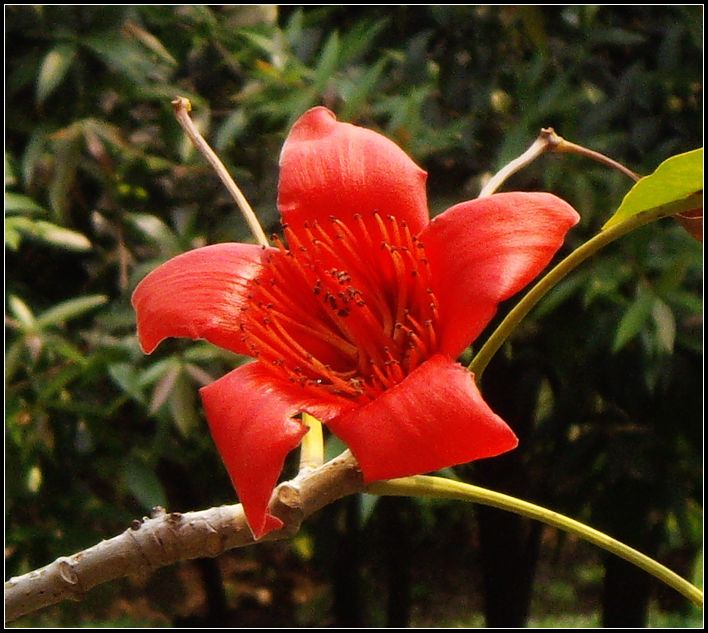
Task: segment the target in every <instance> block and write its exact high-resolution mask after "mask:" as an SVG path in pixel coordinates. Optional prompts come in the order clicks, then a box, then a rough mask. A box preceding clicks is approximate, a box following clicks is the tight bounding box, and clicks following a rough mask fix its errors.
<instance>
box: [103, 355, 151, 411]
mask: <svg viewBox="0 0 708 633" xmlns="http://www.w3.org/2000/svg"><path fill="white" fill-rule="evenodd" d="M108 374H109V376H110V377H111V378H112V379H113V381H114V382H115V383H116V384H117V385H118V386H119V387H120V388H121V390H122V391H123V392H124V393H126V394H128V395H129V396H130V397H131V398H133V399H134V400H137V401H138V402H139V403H140V404H143V405H144V404H145V396H143V392H142V389H141V388H140V380H139V378H140V377H139V374H138V373H137V372H136V371H135V367H134V366H133V365H131V364H129V363H114V364H113V365H110V366H109V367H108Z"/></svg>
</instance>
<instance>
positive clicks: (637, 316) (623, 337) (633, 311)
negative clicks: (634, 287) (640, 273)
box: [612, 290, 655, 352]
mask: <svg viewBox="0 0 708 633" xmlns="http://www.w3.org/2000/svg"><path fill="white" fill-rule="evenodd" d="M654 302H655V296H654V295H653V294H652V293H651V292H649V291H648V290H640V291H639V293H638V294H637V298H636V299H635V300H634V302H633V303H632V304H631V305H630V306H629V308H628V309H627V311H626V312H625V313H624V316H623V317H622V319H621V321H620V323H619V326H618V327H617V331H616V332H615V340H614V342H613V343H612V351H613V352H619V351H620V350H621V349H622V348H623V347H624V346H625V345H626V344H627V343H629V341H631V340H632V339H633V338H634V337H635V336H637V334H639V332H641V330H642V328H643V327H644V325H645V324H646V322H647V320H648V319H649V317H650V316H651V313H652V309H653V308H654Z"/></svg>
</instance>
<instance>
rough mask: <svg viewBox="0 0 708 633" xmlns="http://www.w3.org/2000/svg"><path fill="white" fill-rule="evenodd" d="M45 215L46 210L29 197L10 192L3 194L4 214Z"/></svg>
mask: <svg viewBox="0 0 708 633" xmlns="http://www.w3.org/2000/svg"><path fill="white" fill-rule="evenodd" d="M21 212H25V213H26V212H29V213H46V212H47V211H46V209H45V208H44V207H42V206H40V205H39V204H37V203H36V202H35V201H34V200H32V198H30V197H29V196H25V195H24V194H21V193H15V192H12V191H6V192H5V213H21Z"/></svg>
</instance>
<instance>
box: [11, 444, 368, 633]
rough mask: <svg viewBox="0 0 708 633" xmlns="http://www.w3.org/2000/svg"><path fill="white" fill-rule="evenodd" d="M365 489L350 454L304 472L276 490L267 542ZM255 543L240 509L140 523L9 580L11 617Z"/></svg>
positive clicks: (167, 515)
mask: <svg viewBox="0 0 708 633" xmlns="http://www.w3.org/2000/svg"><path fill="white" fill-rule="evenodd" d="M363 487H364V484H363V480H362V477H361V473H360V471H359V468H358V465H357V463H356V460H355V459H354V457H353V456H352V455H351V453H350V452H349V451H345V452H344V453H342V454H341V455H340V456H339V457H337V458H335V459H333V460H332V461H330V462H327V463H326V464H324V465H322V466H320V467H319V468H317V469H315V470H308V471H303V472H302V473H301V474H300V475H298V476H297V477H296V478H295V479H293V480H292V481H289V482H286V483H283V484H281V485H280V486H278V487H277V488H276V490H275V491H274V493H273V497H272V499H271V504H270V510H271V512H272V513H273V514H274V515H275V516H277V517H278V518H279V519H281V520H282V521H283V523H284V526H283V528H281V529H280V530H278V531H277V532H271V533H270V534H268V535H267V536H266V537H264V538H263V539H261V540H263V541H274V540H279V539H283V538H288V537H290V536H292V535H294V534H295V533H297V531H298V530H299V528H300V524H301V523H302V521H303V520H304V519H305V518H306V517H308V516H310V515H311V514H313V513H314V512H316V511H317V510H319V509H320V508H322V507H324V506H326V505H328V504H330V503H332V502H333V501H336V500H337V499H339V498H341V497H344V496H346V495H349V494H353V493H355V492H359V491H361V490H362V489H363ZM254 542H255V541H254V539H253V535H252V534H251V531H250V530H249V528H248V525H247V523H246V518H245V516H244V514H243V509H242V507H241V505H240V504H238V505H230V506H221V507H218V508H210V509H208V510H202V511H200V512H187V513H185V514H180V513H177V512H172V513H164V514H161V515H160V516H158V517H156V518H153V519H148V518H146V519H143V520H142V521H139V520H136V521H134V522H133V524H132V525H131V526H130V528H128V529H127V530H126V531H125V532H123V533H122V534H119V535H118V536H115V537H113V538H111V539H109V540H107V541H101V542H100V543H98V544H97V545H94V546H93V547H90V548H88V549H86V550H83V551H81V552H77V553H76V554H74V555H72V556H68V557H61V558H58V559H57V560H55V561H54V562H53V563H50V564H49V565H47V566H46V567H42V568H41V569H37V570H35V571H32V572H29V573H28V574H24V575H23V576H18V577H16V578H11V579H10V580H9V581H7V582H6V583H5V619H6V622H11V621H12V620H15V619H17V618H19V617H20V616H23V615H26V614H28V613H32V612H33V611H37V610H38V609H42V608H44V607H47V606H50V605H52V604H56V603H57V602H62V601H64V600H80V599H81V598H82V597H83V595H84V594H85V593H87V592H88V591H90V590H91V589H93V588H94V587H96V586H98V585H100V584H103V583H106V582H109V581H111V580H116V579H118V578H122V577H124V576H128V575H132V574H140V573H143V574H144V573H146V572H151V571H153V570H155V569H158V568H160V567H165V566H167V565H171V564H174V563H176V562H178V561H183V560H189V559H193V558H203V557H215V556H218V555H219V554H221V553H223V552H225V551H226V550H230V549H234V548H236V547H244V546H246V545H252V544H253V543H254Z"/></svg>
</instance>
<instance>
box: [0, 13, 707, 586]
mask: <svg viewBox="0 0 708 633" xmlns="http://www.w3.org/2000/svg"><path fill="white" fill-rule="evenodd" d="M5 17H6V42H7V47H6V54H7V59H6V98H7V103H6V106H7V107H6V154H5V182H6V194H5V195H6V198H5V207H6V218H5V236H6V238H5V239H6V265H7V273H6V291H7V301H6V302H7V318H6V324H7V328H8V333H7V336H6V346H7V347H6V416H7V423H6V444H5V448H6V482H7V483H6V495H7V496H6V501H7V504H6V536H7V544H6V569H7V573H8V575H14V574H18V573H22V572H25V571H28V570H29V569H31V568H34V567H37V566H39V565H43V564H45V563H47V562H49V561H51V560H53V559H54V558H55V557H57V556H59V555H62V554H67V553H70V552H72V551H74V550H77V549H80V548H84V547H86V546H88V545H91V544H92V543H94V542H96V541H98V540H100V539H101V538H105V537H108V536H110V535H112V534H114V533H116V532H117V531H119V530H121V529H124V528H125V527H126V526H127V525H128V523H129V521H130V519H132V518H134V517H135V516H138V515H142V514H143V513H146V512H147V511H149V509H150V507H151V506H153V505H167V506H168V507H169V508H170V509H171V510H189V509H195V508H199V507H206V506H208V505H212V504H218V503H223V502H228V501H230V500H231V498H232V494H233V493H232V491H231V488H230V485H229V483H228V478H227V476H226V474H225V472H224V470H223V468H222V467H221V465H220V463H219V459H218V456H216V454H215V451H214V449H213V447H212V444H211V441H210V439H209V437H208V433H207V431H206V426H205V424H204V422H203V420H202V414H201V412H200V409H199V405H198V399H197V394H196V392H197V388H198V387H199V386H200V385H203V384H206V383H208V382H210V381H211V380H213V379H215V378H217V377H219V376H220V375H222V374H223V373H225V372H226V371H227V370H228V369H229V368H231V367H233V366H234V365H235V364H237V363H239V362H241V359H239V358H237V357H235V356H233V355H230V354H227V353H224V352H221V351H219V350H217V349H215V348H213V347H211V346H207V345H203V344H189V343H184V342H171V343H169V344H166V345H163V346H162V347H161V349H160V350H159V351H158V353H156V354H154V355H153V356H150V357H146V356H144V355H143V354H142V352H141V351H140V349H139V347H138V344H137V340H136V337H135V330H134V315H133V312H132V310H131V308H130V304H129V297H130V292H131V290H132V288H133V287H134V286H135V284H136V283H137V282H138V281H139V280H140V279H141V278H142V277H143V276H144V275H145V274H146V273H147V272H148V271H149V270H151V269H153V268H154V267H155V266H157V265H158V264H159V263H160V262H162V261H164V260H166V259H167V258H169V257H171V256H173V255H175V254H177V253H180V252H182V251H184V250H187V249H189V248H194V247H196V246H200V245H204V244H206V243H213V242H220V241H228V240H247V239H248V234H247V231H246V229H245V227H244V225H243V223H242V221H241V220H240V218H239V217H238V215H237V214H236V212H235V209H234V205H233V204H232V203H231V201H230V200H229V198H228V196H227V194H226V192H225V191H224V190H223V189H222V187H221V185H220V183H219V182H218V180H217V178H216V177H215V176H214V174H213V173H211V171H210V169H209V168H208V167H207V166H206V165H205V163H204V162H203V161H202V159H201V158H200V157H199V156H198V155H196V154H195V152H194V150H193V149H192V147H191V146H190V144H189V142H188V140H186V138H185V137H184V135H183V134H182V133H181V130H180V128H179V126H178V125H177V124H176V122H175V121H174V118H173V115H172V110H171V106H170V100H171V99H172V98H174V97H175V96H176V95H182V96H185V97H188V98H189V99H190V100H191V101H192V103H193V104H194V112H193V116H194V119H195V121H196V122H197V124H198V126H199V127H200V128H201V130H202V132H203V133H204V134H205V136H206V137H207V138H208V139H209V140H210V142H211V143H212V144H213V146H214V147H215V148H216V149H217V151H218V152H219V153H220V155H221V157H222V159H223V160H224V161H225V162H226V164H227V165H228V167H229V169H230V170H231V172H232V173H233V174H234V175H235V177H236V179H237V180H238V182H239V184H240V185H241V187H242V188H243V189H244V191H245V193H246V195H247V197H248V198H249V199H250V200H251V202H252V204H253V205H254V207H255V209H256V210H257V212H258V213H259V216H260V217H261V218H262V221H263V223H264V224H265V225H267V226H268V228H270V230H277V228H278V224H277V222H278V215H277V210H276V207H275V198H276V184H277V174H278V171H277V161H278V154H279V151H280V146H281V144H282V141H283V139H284V138H285V135H286V133H287V130H288V126H289V125H290V124H291V123H292V122H293V121H294V120H295V119H296V118H297V117H298V116H299V115H300V114H301V113H302V112H303V111H304V110H305V109H306V108H308V107H310V106H312V105H315V104H324V105H327V106H328V107H330V108H332V109H334V110H335V111H336V112H337V114H338V115H339V117H340V118H341V119H343V120H351V121H352V122H355V123H358V124H362V125H366V126H370V127H373V128H375V129H379V130H380V131H382V132H383V133H384V134H386V135H387V136H389V137H391V138H393V139H394V140H395V141H396V142H398V143H399V144H400V145H401V146H402V147H404V149H406V151H408V152H409V153H410V154H411V155H412V156H413V157H414V158H415V159H416V160H417V161H418V162H419V163H421V164H422V165H423V166H425V168H426V169H427V170H428V171H429V173H430V177H429V193H430V197H431V208H432V209H433V210H434V211H436V212H439V211H441V210H443V209H444V208H445V207H446V206H448V205H449V204H450V203H452V202H458V201H461V200H464V199H468V198H471V197H474V196H475V195H476V194H477V193H478V191H479V188H480V179H481V178H482V177H483V175H484V174H488V173H492V172H493V171H495V170H496V169H498V168H499V167H500V166H501V165H503V164H504V163H505V162H507V161H508V160H510V159H511V158H513V157H515V156H516V155H518V154H519V153H520V152H521V151H523V149H525V148H526V147H527V146H528V145H529V144H530V142H531V141H532V140H533V139H534V138H535V136H536V134H537V132H538V130H539V128H541V127H543V126H548V125H552V126H553V127H554V128H555V129H556V130H557V131H558V132H559V133H560V134H562V135H563V136H564V137H565V138H567V139H569V140H572V141H574V142H576V143H581V144H584V145H586V146H588V147H591V148H593V149H596V150H599V151H602V152H605V153H607V154H608V155H610V156H612V157H613V158H616V159H618V160H620V161H622V162H624V163H625V164H627V165H628V166H630V167H631V168H632V169H635V170H636V171H639V172H642V173H650V172H651V171H653V170H654V169H655V168H656V166H657V165H658V164H659V163H660V162H661V161H662V160H664V159H665V158H667V157H668V156H670V155H671V154H674V153H678V152H682V151H688V150H691V149H694V148H695V147H696V146H698V145H699V144H700V139H701V138H702V115H701V112H702V92H701V83H700V82H701V76H702V66H701V64H702V62H701V60H702V52H701V42H702V29H701V25H702V14H701V7H699V6H691V7H680V6H666V7H654V6H644V7H642V6H634V7H631V8H627V7H618V8H614V7H610V6H602V7H600V6H566V7H561V6H559V7H532V6H516V7H515V6H505V7H503V6H497V7H491V6H479V7H474V6H460V7H454V6H431V7H419V6H398V7H374V6H370V7H331V6H330V7H306V8H303V7H296V6H288V7H282V8H277V7H274V6H245V7H243V6H242V7H239V6H187V5H183V6H97V5H95V6H78V5H77V6H57V5H53V6H41V5H36V6H29V5H24V6H21V5H15V6H8V7H6V13H5ZM630 184H631V183H629V182H627V181H626V180H625V179H624V176H621V175H619V174H616V173H613V172H610V171H608V170H607V168H605V167H602V166H599V165H595V164H590V163H588V162H587V161H586V160H585V159H581V158H579V157H575V156H545V157H543V158H542V159H540V160H538V161H537V162H536V163H535V164H533V165H532V166H530V167H529V168H528V169H526V170H524V171H523V172H522V173H520V174H518V175H516V176H514V178H513V179H512V180H511V181H510V182H509V183H508V185H507V188H509V189H513V188H518V189H547V190H550V191H553V192H554V193H557V194H559V195H561V196H563V197H565V198H566V199H567V200H569V201H570V202H571V203H572V204H573V205H574V206H575V207H576V208H577V209H578V210H579V211H580V213H581V215H582V218H583V220H582V223H581V226H580V227H579V228H578V229H577V230H575V231H574V233H573V235H572V236H571V237H570V239H569V241H570V242H571V245H577V244H579V243H581V242H582V241H584V240H585V239H587V238H588V237H589V236H590V235H591V234H592V233H593V232H594V231H595V230H597V229H598V228H599V227H600V226H601V225H602V224H603V223H604V222H605V221H606V220H607V219H608V217H609V216H610V214H611V213H612V212H613V211H614V210H615V209H616V208H617V207H618V206H619V204H620V202H621V200H622V197H623V195H624V194H625V193H626V191H627V190H628V189H629V185H630ZM700 289H701V250H700V247H699V245H698V244H697V243H695V242H693V241H692V240H691V238H690V237H688V235H687V234H685V233H684V232H683V231H682V230H681V228H680V227H678V226H677V225H674V224H673V223H672V222H671V221H664V222H662V223H660V224H658V225H653V226H651V227H649V228H646V229H643V230H642V231H640V232H638V233H637V234H636V235H633V236H630V237H629V238H627V239H625V240H623V241H622V242H621V243H618V244H616V245H613V246H612V247H611V248H609V249H607V251H606V252H605V253H604V254H602V255H601V256H599V257H596V258H594V260H593V261H591V262H590V263H589V264H587V265H586V266H585V267H584V268H583V269H581V270H579V271H577V272H576V273H575V274H573V275H572V276H570V277H569V278H568V279H567V280H565V281H564V282H563V283H561V284H560V285H559V286H558V287H557V288H556V289H555V290H554V292H553V293H552V295H551V296H549V297H548V299H547V300H546V301H545V302H544V303H543V304H542V305H541V306H540V307H539V308H538V309H537V310H536V312H535V314H534V316H533V318H531V319H529V320H527V322H525V323H524V325H523V327H522V328H520V331H519V332H518V334H517V335H516V336H515V337H514V339H513V340H512V341H511V342H510V343H509V344H508V345H507V347H506V349H505V355H506V358H507V360H508V362H509V363H510V365H511V367H512V369H513V367H514V363H515V362H516V360H517V359H528V358H531V359H533V362H534V363H535V364H536V365H537V366H538V367H540V368H541V369H542V371H543V380H542V381H541V382H540V385H541V386H540V388H539V390H538V394H537V403H538V404H537V408H536V411H535V414H534V429H533V434H532V435H531V436H530V437H529V438H528V441H525V442H524V444H523V445H522V447H521V448H519V449H518V450H520V451H523V452H524V453H523V460H524V464H525V468H527V473H528V475H527V476H528V479H529V481H530V482H532V486H533V496H534V497H535V498H536V499H539V500H542V501H544V502H545V503H546V504H548V505H551V506H553V507H557V508H559V509H561V510H565V511H567V512H572V513H575V514H576V515H578V516H579V517H580V518H583V517H586V518H587V517H601V516H603V515H607V514H608V513H610V514H611V513H612V512H613V511H616V510H617V508H618V507H622V508H626V506H627V505H629V506H630V507H631V506H632V504H631V503H629V502H630V501H631V500H632V498H633V497H635V496H636V495H637V494H640V493H641V494H642V495H645V497H646V498H647V499H649V500H650V505H651V512H650V513H649V514H648V515H647V516H649V517H650V518H651V521H652V522H653V527H655V528H656V529H658V530H659V531H660V532H661V534H662V536H661V538H660V539H659V540H660V543H661V547H662V548H663V551H666V552H671V551H677V550H682V549H687V550H688V551H695V549H696V548H697V547H698V544H699V543H700V542H701V538H702V535H701V521H700V520H699V518H697V517H700V511H701V510H700V499H701V494H700V482H701V476H700V467H701V451H702V428H701V401H702V381H701V369H700V367H701V355H702V338H701V329H702V320H701V314H702V301H701V295H700ZM637 491H640V492H639V493H638V492H637ZM370 506H371V504H369V506H367V507H368V510H367V513H372V512H373V514H375V508H373V507H370ZM451 512H460V511H459V510H452V509H451V508H447V507H446V509H445V511H444V512H438V511H435V512H432V511H428V510H426V509H425V508H423V511H422V514H421V515H420V516H421V517H424V520H423V521H422V523H421V525H419V526H418V528H417V530H416V536H415V538H416V539H419V540H418V542H419V543H425V542H428V541H430V539H435V538H436V537H435V535H436V534H437V535H439V536H440V538H444V537H443V536H442V535H445V534H446V530H447V529H448V528H449V526H450V525H456V522H455V520H451V519H450V516H451V515H450V513H451ZM465 512H469V511H468V510H466V511H465ZM642 516H644V514H642ZM313 530H314V533H315V534H316V533H317V522H315V525H314V527H313ZM426 534H427V536H426ZM426 539H427V540H426ZM319 543H320V544H319V545H318V547H320V548H326V545H323V544H322V543H323V542H322V541H320V542H319ZM310 549H311V548H310ZM371 555H372V556H373V557H374V558H375V556H376V554H371Z"/></svg>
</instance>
